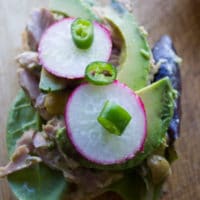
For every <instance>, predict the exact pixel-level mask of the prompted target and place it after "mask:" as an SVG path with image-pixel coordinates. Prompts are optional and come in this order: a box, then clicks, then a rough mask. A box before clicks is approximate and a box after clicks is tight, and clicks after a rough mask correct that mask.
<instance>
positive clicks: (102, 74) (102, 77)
mask: <svg viewBox="0 0 200 200" xmlns="http://www.w3.org/2000/svg"><path fill="white" fill-rule="evenodd" d="M116 76H117V70H116V67H115V66H113V65H112V64H110V63H106V62H101V61H96V62H92V63H90V64H89V65H88V66H87V67H86V70H85V78H86V79H87V80H88V81H89V82H91V83H93V84H95V85H107V84H110V83H112V82H113V81H114V80H115V79H116Z"/></svg>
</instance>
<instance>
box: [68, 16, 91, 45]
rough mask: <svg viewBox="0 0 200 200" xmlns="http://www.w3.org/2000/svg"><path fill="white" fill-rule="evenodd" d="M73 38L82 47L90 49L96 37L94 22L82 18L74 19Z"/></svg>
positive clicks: (72, 26)
mask: <svg viewBox="0 0 200 200" xmlns="http://www.w3.org/2000/svg"><path fill="white" fill-rule="evenodd" d="M71 34H72V39H73V41H74V43H75V45H76V46H77V47H78V48H80V49H88V48H89V47H90V46H91V45H92V42H93V39H94V26H93V23H92V22H90V21H88V20H86V19H82V18H78V19H76V20H75V21H73V23H72V25H71Z"/></svg>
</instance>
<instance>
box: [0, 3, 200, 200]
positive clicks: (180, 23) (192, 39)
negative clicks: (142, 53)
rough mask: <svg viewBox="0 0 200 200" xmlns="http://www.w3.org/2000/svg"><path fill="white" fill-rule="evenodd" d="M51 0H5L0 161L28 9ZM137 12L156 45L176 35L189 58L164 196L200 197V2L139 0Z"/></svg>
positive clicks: (0, 26) (1, 198) (0, 18)
mask: <svg viewBox="0 0 200 200" xmlns="http://www.w3.org/2000/svg"><path fill="white" fill-rule="evenodd" d="M46 3H47V1H46V0H42V1H41V0H32V1H30V0H29V1H27V0H20V1H19V0H0V8H1V12H0V105H1V108H0V111H1V112H0V127H1V131H0V134H1V140H0V165H3V164H5V163H6V162H7V153H6V146H5V124H6V118H7V112H8V108H9V105H10V103H11V101H12V99H13V98H14V96H15V94H16V93H17V89H18V86H17V78H16V64H15V62H14V57H15V56H16V55H17V52H19V51H20V47H21V46H20V45H21V41H20V33H21V32H22V31H23V28H24V26H25V23H26V20H27V16H28V13H29V12H30V10H31V9H32V8H34V7H38V6H45V5H46ZM134 4H135V14H136V16H137V18H138V20H139V22H140V23H141V24H142V25H144V26H145V28H146V29H147V31H148V32H149V40H150V43H151V45H152V44H153V43H154V42H155V41H156V40H157V39H158V38H159V37H160V36H161V35H162V34H166V33H167V34H169V35H170V36H172V38H173V40H174V42H175V46H176V48H177V51H178V53H179V55H181V56H182V58H183V60H184V62H183V65H182V66H181V73H182V87H183V93H182V127H181V138H180V139H179V140H178V141H177V143H176V146H177V149H178V153H179V157H180V158H179V160H178V161H176V162H175V163H174V164H173V174H172V176H171V177H170V178H169V180H168V184H167V188H166V195H165V196H164V197H163V200H200V87H199V86H200V0H135V3H134ZM14 199H15V198H14V197H13V196H12V194H11V192H10V189H9V188H8V186H7V181H6V180H3V181H0V200H14Z"/></svg>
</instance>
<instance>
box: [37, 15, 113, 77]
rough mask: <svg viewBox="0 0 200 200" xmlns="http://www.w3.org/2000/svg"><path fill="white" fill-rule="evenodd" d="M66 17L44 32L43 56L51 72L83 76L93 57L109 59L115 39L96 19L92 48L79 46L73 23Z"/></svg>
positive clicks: (41, 43)
mask: <svg viewBox="0 0 200 200" xmlns="http://www.w3.org/2000/svg"><path fill="white" fill-rule="evenodd" d="M74 20H75V19H73V18H66V19H64V20H61V21H59V22H57V23H55V24H53V25H52V26H51V27H50V28H49V29H47V31H46V32H45V33H44V35H43V37H42V39H41V41H40V44H39V49H38V50H39V59H40V62H41V64H42V65H43V67H44V68H45V69H46V70H47V71H49V72H50V73H52V74H54V75H56V76H58V77H64V78H69V79H73V78H82V77H84V72H85V68H86V66H87V65H88V64H89V63H91V62H93V61H108V60H109V57H110V54H111V50H112V41H111V36H110V32H109V31H108V30H107V29H106V28H105V27H104V26H102V25H100V24H99V23H97V22H94V40H93V43H92V45H91V47H90V48H88V49H86V50H85V49H84V50H83V49H79V48H78V47H77V46H76V45H75V44H74V42H73V39H72V35H71V24H72V22H73V21H74Z"/></svg>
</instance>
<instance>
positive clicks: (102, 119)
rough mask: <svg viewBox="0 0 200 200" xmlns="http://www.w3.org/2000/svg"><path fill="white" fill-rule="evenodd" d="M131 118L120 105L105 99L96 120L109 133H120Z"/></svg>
mask: <svg viewBox="0 0 200 200" xmlns="http://www.w3.org/2000/svg"><path fill="white" fill-rule="evenodd" d="M131 118H132V117H131V115H130V114H129V113H128V112H127V111H126V110H125V109H124V108H122V107H121V106H120V105H118V104H116V103H113V102H110V101H106V102H105V104H104V106H103V109H102V111H101V113H100V114H99V116H98V119H97V120H98V122H99V123H100V124H101V125H102V126H103V127H104V128H105V129H106V130H107V131H109V132H110V133H112V134H115V135H122V133H123V132H124V130H125V128H126V127H127V125H128V124H129V122H130V120H131Z"/></svg>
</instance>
